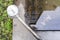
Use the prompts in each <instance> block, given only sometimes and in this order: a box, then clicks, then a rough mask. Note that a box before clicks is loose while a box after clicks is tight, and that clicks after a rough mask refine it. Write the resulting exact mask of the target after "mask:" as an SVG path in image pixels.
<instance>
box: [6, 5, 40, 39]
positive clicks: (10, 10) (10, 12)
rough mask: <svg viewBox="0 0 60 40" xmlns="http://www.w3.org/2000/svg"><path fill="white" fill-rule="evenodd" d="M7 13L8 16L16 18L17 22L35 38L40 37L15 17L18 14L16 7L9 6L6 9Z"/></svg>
mask: <svg viewBox="0 0 60 40" xmlns="http://www.w3.org/2000/svg"><path fill="white" fill-rule="evenodd" d="M7 13H8V15H9V16H12V17H13V16H16V17H17V18H18V19H19V21H20V22H21V23H22V24H23V25H24V26H25V27H26V28H27V29H28V30H29V31H30V32H31V33H32V34H33V35H34V36H35V37H36V38H37V39H39V38H40V37H39V36H38V35H37V34H36V33H35V32H34V31H33V30H32V29H31V28H30V27H29V26H28V25H27V24H26V23H25V22H24V21H23V20H22V19H21V18H20V17H19V16H18V15H17V14H18V8H17V6H16V5H10V6H8V8H7Z"/></svg>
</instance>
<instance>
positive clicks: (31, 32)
mask: <svg viewBox="0 0 60 40" xmlns="http://www.w3.org/2000/svg"><path fill="white" fill-rule="evenodd" d="M16 17H17V18H18V19H19V21H21V23H22V24H23V25H25V27H26V28H27V29H28V30H29V31H30V32H31V33H32V34H33V35H34V36H35V37H36V38H37V39H40V37H39V36H38V35H37V34H36V33H35V32H34V31H33V30H32V29H31V28H30V27H29V26H28V25H27V24H26V23H25V22H24V21H23V20H22V19H21V18H20V17H19V16H18V15H16Z"/></svg>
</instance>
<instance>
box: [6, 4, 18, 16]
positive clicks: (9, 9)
mask: <svg viewBox="0 0 60 40" xmlns="http://www.w3.org/2000/svg"><path fill="white" fill-rule="evenodd" d="M7 13H8V15H9V16H15V15H17V14H18V8H17V6H16V5H10V6H8V7H7Z"/></svg>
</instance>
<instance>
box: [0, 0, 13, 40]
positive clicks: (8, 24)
mask: <svg viewBox="0 0 60 40" xmlns="http://www.w3.org/2000/svg"><path fill="white" fill-rule="evenodd" d="M11 4H13V0H0V40H12V19H10V18H9V17H8V15H7V11H6V9H7V7H8V6H9V5H11Z"/></svg>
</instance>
